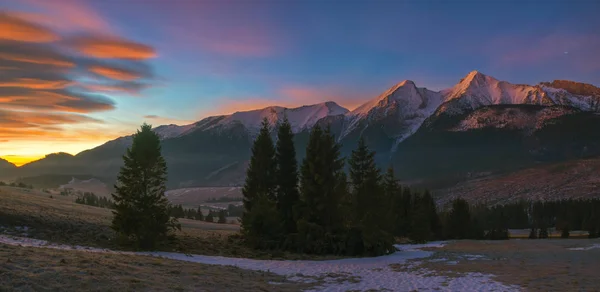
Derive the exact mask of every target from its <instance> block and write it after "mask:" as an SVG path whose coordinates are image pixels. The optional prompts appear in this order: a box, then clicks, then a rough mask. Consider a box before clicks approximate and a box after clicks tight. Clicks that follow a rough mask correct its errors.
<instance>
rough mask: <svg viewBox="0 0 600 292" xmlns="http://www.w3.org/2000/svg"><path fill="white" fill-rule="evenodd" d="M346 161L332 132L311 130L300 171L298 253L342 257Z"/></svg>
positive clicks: (318, 129) (317, 128) (317, 129)
mask: <svg viewBox="0 0 600 292" xmlns="http://www.w3.org/2000/svg"><path fill="white" fill-rule="evenodd" d="M343 167H344V160H343V159H342V158H340V146H339V144H337V143H336V142H335V138H334V137H333V135H332V134H331V132H330V130H329V129H327V130H326V131H323V130H322V129H321V127H320V126H318V125H317V126H315V127H313V129H312V130H311V133H310V136H309V141H308V146H307V148H306V156H305V158H304V160H303V162H302V166H301V168H300V195H301V199H302V202H301V205H299V206H298V207H297V210H298V214H299V220H298V221H297V224H298V236H297V240H296V241H297V244H296V248H297V250H301V251H304V252H309V253H341V252H342V251H341V250H342V249H341V248H339V246H338V244H339V243H340V241H342V239H341V238H340V233H341V232H342V231H343V230H344V228H345V224H344V210H343V208H340V205H341V204H343V202H344V201H345V199H346V198H345V196H346V194H345V193H343V191H344V190H345V187H344V186H343V185H342V181H344V180H345V176H344V175H343Z"/></svg>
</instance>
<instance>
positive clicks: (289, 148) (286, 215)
mask: <svg viewBox="0 0 600 292" xmlns="http://www.w3.org/2000/svg"><path fill="white" fill-rule="evenodd" d="M275 160H276V162H277V175H276V181H277V208H278V210H279V213H280V214H281V219H282V222H283V226H284V231H285V232H286V233H287V234H290V233H295V232H296V219H295V217H296V216H294V207H295V206H297V205H298V202H299V200H300V194H299V192H298V162H297V160H296V149H295V147H294V133H293V132H292V125H291V124H290V122H289V121H288V119H287V116H286V117H284V119H283V122H282V123H281V124H280V125H279V130H278V132H277V146H276V153H275Z"/></svg>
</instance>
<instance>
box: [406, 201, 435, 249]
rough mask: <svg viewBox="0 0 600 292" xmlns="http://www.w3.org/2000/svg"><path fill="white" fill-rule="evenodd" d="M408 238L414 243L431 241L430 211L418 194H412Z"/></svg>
mask: <svg viewBox="0 0 600 292" xmlns="http://www.w3.org/2000/svg"><path fill="white" fill-rule="evenodd" d="M410 224H411V226H410V233H409V238H410V239H411V240H412V241H413V242H415V243H424V242H427V241H429V240H431V210H430V209H429V206H428V204H427V201H426V200H423V199H422V196H421V195H420V194H416V193H415V194H414V199H413V212H412V213H411V218H410Z"/></svg>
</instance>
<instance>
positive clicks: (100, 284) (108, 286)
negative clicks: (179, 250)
mask: <svg viewBox="0 0 600 292" xmlns="http://www.w3.org/2000/svg"><path fill="white" fill-rule="evenodd" d="M312 285H314V284H312ZM310 287H311V284H304V283H296V282H291V281H287V280H286V279H285V278H284V277H282V276H278V275H274V274H271V273H266V272H255V271H248V270H243V269H239V268H235V267H227V266H216V265H204V264H198V263H188V262H181V261H174V260H168V259H163V258H154V257H149V256H134V255H121V254H100V253H89V252H84V251H63V250H56V249H48V248H28V247H17V246H9V245H3V244H0V291H300V290H303V289H307V288H310Z"/></svg>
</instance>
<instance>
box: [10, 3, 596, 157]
mask: <svg viewBox="0 0 600 292" xmlns="http://www.w3.org/2000/svg"><path fill="white" fill-rule="evenodd" d="M425 2H428V3H425ZM490 10H494V13H489V11H490ZM597 11H600V4H598V3H597V2H594V1H583V2H580V3H578V5H572V3H570V2H569V1H550V2H547V3H545V4H544V5H539V3H538V2H537V1H519V2H511V1H348V2H345V3H343V5H340V3H339V2H336V1H291V0H290V1H276V0H266V1H252V0H247V1H246V0H232V1H216V0H215V1H211V0H207V1H90V0H51V1H49V0H26V1H8V0H0V157H2V158H3V159H5V160H8V161H10V162H12V163H14V164H15V165H18V166H20V165H22V164H25V163H28V162H30V161H33V160H37V159H39V158H42V157H44V156H45V155H46V154H48V153H55V152H67V153H71V154H77V153H79V152H81V151H83V150H86V149H89V148H92V147H96V146H98V145H101V144H103V143H105V142H107V141H108V140H111V139H115V138H117V137H120V136H123V135H129V134H131V133H133V132H134V131H135V129H136V128H138V127H139V125H140V124H141V123H143V122H149V123H152V124H153V125H155V126H159V125H161V124H178V125H183V124H190V123H193V122H195V121H198V120H200V119H202V118H204V117H207V116H210V115H219V114H229V113H233V112H236V111H245V110H252V109H260V108H264V107H267V106H285V107H297V106H302V105H309V104H315V103H321V102H325V101H335V102H337V103H338V104H340V105H341V106H344V107H346V108H348V109H354V108H356V107H358V106H359V105H361V104H362V103H364V102H365V101H367V100H368V99H370V98H372V97H375V96H378V95H379V94H380V93H381V92H383V91H385V90H386V89H387V88H389V87H390V86H391V85H393V84H395V83H397V82H399V81H401V80H404V79H411V80H414V81H415V82H416V83H417V84H419V86H424V87H427V88H429V89H432V90H439V89H442V88H445V87H448V86H450V85H452V84H455V83H457V82H458V80H456V76H464V75H465V74H466V73H468V72H470V71H472V70H481V71H484V72H488V73H489V74H491V75H493V76H495V77H497V78H499V79H502V80H507V81H510V82H513V83H528V84H537V83H538V82H541V81H552V80H555V79H567V80H577V81H580V82H587V83H591V84H595V85H600V83H599V82H600V57H599V56H600V55H598V52H599V51H600V35H599V34H598V31H597V28H598V27H600V19H599V18H598V17H596V15H595V13H594V12H597ZM557 15H559V16H557ZM574 16H577V17H574ZM513 19H517V20H518V21H512V20H513ZM550 21H551V22H552V25H548V23H549V22H550ZM524 28H527V29H524ZM566 52H568V54H567V53H566Z"/></svg>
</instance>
